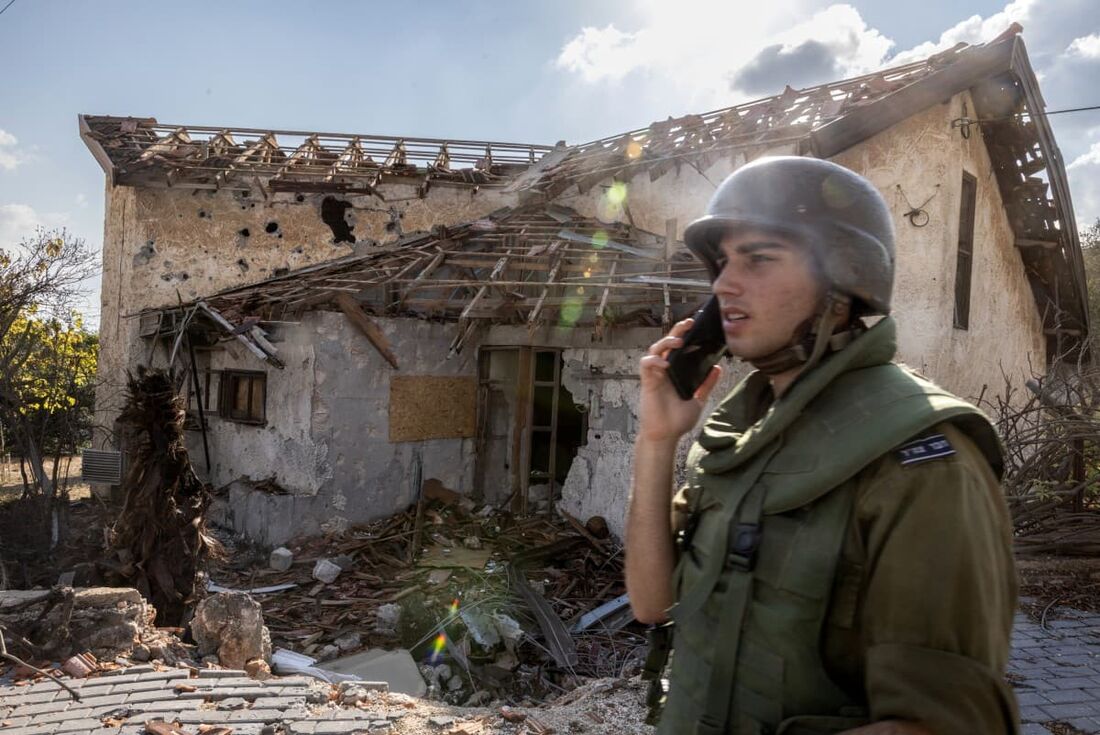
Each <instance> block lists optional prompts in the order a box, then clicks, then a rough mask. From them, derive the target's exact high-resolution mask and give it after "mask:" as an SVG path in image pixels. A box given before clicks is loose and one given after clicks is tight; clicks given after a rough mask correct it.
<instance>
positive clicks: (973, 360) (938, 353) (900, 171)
mask: <svg viewBox="0 0 1100 735" xmlns="http://www.w3.org/2000/svg"><path fill="white" fill-rule="evenodd" d="M964 106H965V107H964ZM973 109H974V103H973V101H972V100H971V99H970V97H969V94H961V95H957V96H956V97H954V98H953V99H951V100H949V101H948V102H947V103H945V104H941V105H936V106H935V107H932V108H929V109H928V110H926V111H924V112H923V113H921V114H919V115H916V116H914V117H911V118H909V119H907V120H905V121H903V122H901V123H899V124H898V125H896V126H894V127H893V128H891V129H889V130H887V131H885V132H883V133H881V134H879V135H876V136H874V137H872V138H870V139H868V140H866V141H864V142H863V143H860V144H859V145H856V146H853V147H852V148H851V149H849V150H847V151H844V152H843V153H842V154H840V155H838V156H836V157H835V158H834V159H833V160H835V161H836V162H837V163H840V164H841V165H844V166H847V167H849V168H852V169H854V170H856V171H859V172H860V173H861V174H863V175H864V176H866V177H867V178H868V179H870V180H871V181H872V182H873V183H874V184H875V186H877V187H878V189H879V191H881V192H882V193H883V196H885V197H886V201H887V203H888V204H889V205H890V208H891V211H892V212H893V213H894V223H895V225H894V226H895V229H896V230H897V278H896V282H895V285H894V304H895V312H896V314H897V320H898V342H899V359H900V360H902V361H903V362H905V363H907V364H908V365H910V366H911V367H913V368H915V369H917V370H919V371H920V372H922V373H924V374H926V375H928V376H929V377H931V378H932V379H934V380H936V381H937V382H939V383H940V384H942V385H943V386H944V387H946V388H948V389H949V390H951V391H953V392H955V393H957V394H959V395H961V396H963V397H965V398H970V399H975V398H977V397H978V396H979V395H981V393H982V391H983V388H986V394H987V397H988V396H989V395H991V394H992V393H995V392H1000V391H1002V390H1003V387H1004V382H1005V379H1006V378H1007V379H1008V380H1010V381H1011V382H1013V383H1014V384H1015V385H1017V386H1019V385H1020V384H1022V383H1023V381H1024V380H1025V379H1027V378H1029V377H1031V376H1032V374H1033V371H1043V370H1044V368H1045V365H1046V351H1045V341H1044V337H1043V326H1042V320H1041V318H1040V315H1039V311H1038V309H1037V307H1036V305H1035V300H1034V297H1033V295H1032V291H1031V287H1030V285H1029V284H1028V280H1027V276H1026V275H1025V272H1024V265H1023V260H1022V259H1021V257H1020V253H1019V252H1018V250H1017V248H1016V246H1015V236H1014V234H1013V232H1012V227H1011V225H1010V224H1009V220H1008V215H1007V213H1006V212H1005V208H1004V202H1003V201H1002V199H1001V195H1000V190H999V188H998V186H997V180H996V176H995V175H994V172H993V165H992V162H991V161H990V158H989V154H988V151H987V150H986V145H985V142H984V141H983V139H982V132H981V129H980V127H979V126H976V125H975V126H972V127H971V128H970V130H971V135H970V138H969V139H964V138H963V137H962V135H961V134H960V132H959V130H958V129H952V127H951V120H953V119H955V118H958V117H962V116H964V115H966V114H967V113H966V112H965V110H973ZM964 171H965V172H966V173H969V174H970V175H972V176H974V177H975V179H976V180H977V203H976V208H975V221H974V254H973V266H972V281H971V293H970V323H969V327H968V329H965V330H963V329H956V328H955V327H954V326H953V324H954V305H955V269H956V257H957V252H958V236H959V207H960V199H961V195H962V176H963V172H964ZM926 201H927V203H925V202H926ZM922 205H923V208H924V209H925V210H926V211H927V213H928V224H927V225H925V226H924V227H914V226H913V225H912V224H910V222H909V221H908V220H907V219H905V218H904V216H903V215H904V213H905V212H906V211H909V209H910V208H911V207H912V206H916V207H920V206H922Z"/></svg>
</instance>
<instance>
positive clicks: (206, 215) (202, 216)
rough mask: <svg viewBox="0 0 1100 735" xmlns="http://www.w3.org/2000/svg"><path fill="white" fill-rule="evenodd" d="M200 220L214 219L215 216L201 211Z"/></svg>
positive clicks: (203, 210)
mask: <svg viewBox="0 0 1100 735" xmlns="http://www.w3.org/2000/svg"><path fill="white" fill-rule="evenodd" d="M199 219H213V216H212V215H211V214H210V213H209V212H207V211H206V210H205V209H200V210H199Z"/></svg>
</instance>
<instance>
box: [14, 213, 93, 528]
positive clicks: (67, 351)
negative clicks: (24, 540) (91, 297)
mask: <svg viewBox="0 0 1100 735" xmlns="http://www.w3.org/2000/svg"><path fill="white" fill-rule="evenodd" d="M94 260H95V254H94V253H93V252H92V251H91V250H90V249H89V248H88V247H87V245H86V244H85V242H84V240H82V239H80V238H74V237H72V236H70V235H69V234H68V233H67V232H66V231H65V230H44V229H39V230H37V231H36V232H35V233H34V235H33V236H31V237H28V238H24V239H23V240H22V241H21V242H20V243H19V244H18V245H16V246H15V247H14V248H13V249H12V250H10V251H6V250H0V426H2V427H3V429H4V432H5V438H6V439H8V440H9V441H10V443H11V445H12V447H13V448H14V449H15V450H16V451H17V452H18V454H19V457H20V468H21V470H22V471H23V485H24V493H23V495H24V498H26V499H32V500H36V501H40V502H35V503H34V505H33V507H34V509H35V510H36V511H38V512H37V513H34V514H33V515H34V516H35V517H34V518H27V521H28V525H31V524H33V523H34V522H35V521H38V522H41V523H44V524H52V523H53V522H54V521H55V520H59V521H61V522H62V523H63V518H59V517H58V515H56V514H55V511H57V510H62V511H63V510H64V509H65V508H66V507H67V505H68V503H67V499H68V498H67V493H66V489H65V487H64V483H61V487H60V489H59V483H58V470H59V465H60V461H59V460H60V458H61V456H62V455H63V454H64V453H68V452H72V451H75V450H76V447H77V445H78V444H79V442H80V441H81V438H82V437H83V436H84V435H86V434H87V431H88V427H89V426H90V423H91V419H90V416H91V414H90V412H91V406H92V391H93V381H94V373H95V359H96V348H97V338H96V337H95V335H92V334H89V333H88V332H87V331H85V330H84V328H83V325H82V323H81V321H80V318H79V316H78V315H76V314H75V313H74V311H73V308H72V307H73V305H74V304H75V303H76V301H77V299H78V297H79V296H80V295H81V290H80V289H81V286H82V284H83V283H84V282H85V281H86V279H87V278H88V277H89V276H90V275H92V274H93V273H94V272H95V263H94ZM47 453H49V454H52V455H53V459H54V463H53V464H54V467H53V472H52V473H47V472H46V469H45V462H44V459H45V458H46V455H47ZM59 501H61V502H59ZM62 515H63V514H62ZM46 537H47V538H48V537H49V535H48V534H47V535H46Z"/></svg>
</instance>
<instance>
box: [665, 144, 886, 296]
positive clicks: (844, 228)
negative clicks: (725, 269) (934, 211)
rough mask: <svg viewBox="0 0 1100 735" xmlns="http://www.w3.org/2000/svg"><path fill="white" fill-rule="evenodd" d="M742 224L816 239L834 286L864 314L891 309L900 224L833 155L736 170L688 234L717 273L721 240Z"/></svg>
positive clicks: (765, 161) (766, 161)
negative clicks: (896, 227)
mask: <svg viewBox="0 0 1100 735" xmlns="http://www.w3.org/2000/svg"><path fill="white" fill-rule="evenodd" d="M738 227H754V228H760V229H762V230H769V231H775V232H780V233H784V234H789V235H793V236H795V237H796V238H798V239H800V240H802V241H803V242H806V243H808V244H809V245H810V247H811V250H812V253H813V257H814V260H815V263H816V265H817V267H818V269H819V272H820V274H821V277H822V278H824V280H825V281H826V284H827V286H828V287H829V288H831V289H833V290H834V291H837V292H839V293H842V294H846V295H848V296H851V297H853V298H854V299H856V300H857V304H855V308H856V309H857V313H860V314H888V313H890V295H891V292H892V290H893V285H894V226H893V223H892V221H891V219H890V211H889V209H887V207H886V202H885V201H884V200H883V198H882V195H881V194H879V193H878V190H877V189H875V187H874V186H872V185H871V182H869V181H867V179H865V178H863V177H862V176H860V175H859V174H857V173H855V172H853V171H849V170H848V169H846V168H844V167H843V166H838V165H837V164H835V163H832V162H831V161H824V160H821V159H818V158H803V157H799V156H772V157H765V158H760V159H757V160H755V161H753V162H752V163H750V164H748V165H746V166H742V167H741V168H739V169H738V170H736V171H734V172H733V173H732V174H730V175H729V176H728V177H726V180H725V181H723V182H722V183H721V185H720V186H719V187H718V190H717V191H715V192H714V196H713V197H711V200H710V203H709V204H708V205H707V209H706V213H705V214H704V215H703V216H702V217H700V218H699V219H697V220H695V221H694V222H692V223H691V224H690V225H688V227H687V229H686V230H685V231H684V242H685V243H686V244H687V246H688V248H690V249H691V251H692V252H693V253H695V255H696V256H697V257H699V258H700V259H701V260H702V261H703V263H704V264H706V267H707V270H708V271H709V272H710V277H711V280H714V279H716V278H718V273H719V270H720V269H719V268H718V259H719V256H720V252H719V245H720V243H721V241H722V238H723V236H724V235H725V234H726V233H727V232H729V231H730V230H732V229H736V228H738Z"/></svg>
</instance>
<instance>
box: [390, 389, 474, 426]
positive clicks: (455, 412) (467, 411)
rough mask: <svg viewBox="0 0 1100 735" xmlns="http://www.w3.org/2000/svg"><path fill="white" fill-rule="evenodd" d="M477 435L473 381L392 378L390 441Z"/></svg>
mask: <svg viewBox="0 0 1100 735" xmlns="http://www.w3.org/2000/svg"><path fill="white" fill-rule="evenodd" d="M476 431H477V378H476V377H468V378H450V377H436V376H431V375H394V376H392V377H391V378H390V441H391V442H413V441H422V440H424V439H461V438H466V437H472V436H474V434H475V433H476Z"/></svg>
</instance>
